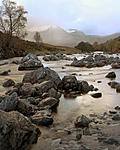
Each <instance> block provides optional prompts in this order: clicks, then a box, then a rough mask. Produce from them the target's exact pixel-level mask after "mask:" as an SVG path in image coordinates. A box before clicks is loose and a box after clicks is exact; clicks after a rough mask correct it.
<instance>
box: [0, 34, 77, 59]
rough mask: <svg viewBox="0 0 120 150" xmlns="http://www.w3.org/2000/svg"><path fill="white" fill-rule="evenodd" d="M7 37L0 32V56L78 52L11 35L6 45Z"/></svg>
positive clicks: (73, 49)
mask: <svg viewBox="0 0 120 150" xmlns="http://www.w3.org/2000/svg"><path fill="white" fill-rule="evenodd" d="M7 39H8V37H7V36H6V35H5V34H3V33H2V32H0V57H1V58H10V57H16V56H24V55H26V54H27V53H35V54H38V55H44V54H50V53H52V54H53V53H59V52H61V53H79V52H80V50H78V49H75V48H70V47H64V46H54V45H50V44H47V43H41V44H40V45H39V46H38V45H37V44H36V43H35V42H30V41H25V40H21V39H19V38H17V37H13V38H12V40H11V44H10V45H9V47H8V46H7Z"/></svg>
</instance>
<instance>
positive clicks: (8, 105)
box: [0, 93, 19, 111]
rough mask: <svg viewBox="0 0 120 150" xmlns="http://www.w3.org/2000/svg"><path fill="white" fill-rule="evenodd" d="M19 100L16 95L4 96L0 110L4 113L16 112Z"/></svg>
mask: <svg viewBox="0 0 120 150" xmlns="http://www.w3.org/2000/svg"><path fill="white" fill-rule="evenodd" d="M18 102H19V99H18V95H17V93H13V94H12V95H10V96H6V97H5V98H4V99H3V100H2V101H1V103H0V109H1V110H4V111H13V110H16V108H17V105H18Z"/></svg>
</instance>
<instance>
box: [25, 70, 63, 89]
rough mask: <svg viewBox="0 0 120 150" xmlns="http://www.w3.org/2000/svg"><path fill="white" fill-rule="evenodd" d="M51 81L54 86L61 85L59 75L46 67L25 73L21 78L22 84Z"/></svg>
mask: <svg viewBox="0 0 120 150" xmlns="http://www.w3.org/2000/svg"><path fill="white" fill-rule="evenodd" d="M48 80H51V81H53V82H54V83H55V85H56V86H58V85H59V84H61V79H60V77H59V75H58V74H57V73H56V72H55V71H54V70H51V69H50V68H48V67H45V68H40V69H38V70H35V71H33V72H29V73H26V74H25V75H24V77H23V82H24V83H28V82H30V83H32V84H34V83H41V82H43V81H48Z"/></svg>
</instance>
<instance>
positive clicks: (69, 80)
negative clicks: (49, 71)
mask: <svg viewBox="0 0 120 150" xmlns="http://www.w3.org/2000/svg"><path fill="white" fill-rule="evenodd" d="M62 85H63V89H64V90H66V91H68V90H69V89H72V90H76V89H77V88H78V81H77V79H76V77H75V76H64V77H63V79H62Z"/></svg>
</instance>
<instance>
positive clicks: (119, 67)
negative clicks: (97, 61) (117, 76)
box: [111, 63, 120, 69]
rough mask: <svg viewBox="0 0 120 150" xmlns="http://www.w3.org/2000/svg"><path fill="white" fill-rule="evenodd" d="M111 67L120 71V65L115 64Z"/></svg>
mask: <svg viewBox="0 0 120 150" xmlns="http://www.w3.org/2000/svg"><path fill="white" fill-rule="evenodd" d="M111 66H112V68H113V69H120V63H114V64H112V65H111Z"/></svg>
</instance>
